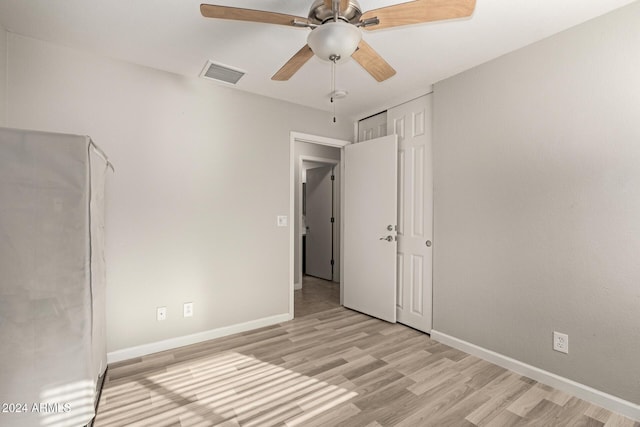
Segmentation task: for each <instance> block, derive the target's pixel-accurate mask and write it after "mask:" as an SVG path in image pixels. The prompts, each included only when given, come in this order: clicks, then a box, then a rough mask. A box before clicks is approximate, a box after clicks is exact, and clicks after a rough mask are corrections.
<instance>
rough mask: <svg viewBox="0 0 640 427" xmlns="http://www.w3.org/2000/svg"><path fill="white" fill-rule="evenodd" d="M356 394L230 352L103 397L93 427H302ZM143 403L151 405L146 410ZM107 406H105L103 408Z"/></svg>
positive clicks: (107, 391) (174, 368)
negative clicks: (176, 424) (168, 426)
mask: <svg viewBox="0 0 640 427" xmlns="http://www.w3.org/2000/svg"><path fill="white" fill-rule="evenodd" d="M355 396H357V393H355V392H353V391H350V390H347V389H345V388H343V387H340V386H336V385H332V384H328V383H327V382H324V381H320V380H317V379H314V378H311V377H308V376H305V375H302V374H300V373H297V372H295V371H293V370H290V369H286V368H283V367H280V366H277V365H274V364H271V363H267V362H263V361H261V360H258V359H256V358H254V357H251V356H247V355H244V354H240V353H236V352H227V353H223V354H216V355H213V356H210V357H206V358H204V359H202V360H201V361H199V362H193V361H192V362H189V363H188V364H187V365H181V364H178V365H175V366H171V367H167V369H166V370H163V371H162V372H156V373H153V374H148V375H144V376H142V377H141V378H139V379H137V381H136V383H135V384H134V385H131V383H128V384H123V385H121V386H119V385H114V386H111V387H110V388H108V389H105V390H104V392H103V399H105V401H106V402H110V401H111V400H118V401H119V400H122V402H121V403H120V404H118V405H115V407H114V409H107V410H105V411H100V414H99V416H98V418H97V420H96V421H97V422H96V426H118V425H124V424H123V423H125V422H126V423H127V424H126V425H141V426H142V425H162V423H163V421H167V420H168V419H174V420H175V419H176V418H178V419H179V420H180V423H181V425H185V426H186V425H189V426H191V425H193V426H197V425H225V426H232V425H242V426H266V425H276V424H280V425H281V424H286V425H288V426H299V425H303V423H305V422H306V421H308V420H309V419H310V418H312V417H314V416H316V415H319V414H321V413H323V412H325V411H328V410H330V409H332V408H334V407H335V406H337V405H339V404H341V403H343V402H346V401H348V400H349V399H352V398H353V397H355ZM149 401H151V403H152V404H151V405H150V406H149V404H148V403H149ZM109 406H111V405H109Z"/></svg>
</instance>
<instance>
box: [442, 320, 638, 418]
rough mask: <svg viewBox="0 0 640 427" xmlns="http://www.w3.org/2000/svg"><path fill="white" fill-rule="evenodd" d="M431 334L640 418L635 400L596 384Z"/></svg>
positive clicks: (590, 400) (530, 376)
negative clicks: (596, 386) (589, 383)
mask: <svg viewBox="0 0 640 427" xmlns="http://www.w3.org/2000/svg"><path fill="white" fill-rule="evenodd" d="M431 338H432V339H434V340H436V341H439V342H441V343H442V344H446V345H448V346H450V347H453V348H456V349H458V350H461V351H464V352H465V353H469V354H471V355H473V356H476V357H479V358H481V359H484V360H486V361H488V362H491V363H494V364H496V365H498V366H501V367H503V368H506V369H509V370H511V371H513V372H516V373H518V374H521V375H524V376H527V377H529V378H531V379H534V380H536V381H538V382H541V383H543V384H546V385H549V386H551V387H554V388H557V389H558V390H561V391H564V392H566V393H570V394H572V395H574V396H576V397H579V398H580V399H583V400H586V401H587V402H591V403H593V404H595V405H598V406H601V407H603V408H606V409H608V410H610V411H613V412H617V413H619V414H621V415H624V416H625V417H629V418H631V419H633V420H636V421H640V405H636V404H635V403H633V402H629V401H627V400H624V399H621V398H619V397H616V396H613V395H611V394H608V393H605V392H603V391H600V390H596V389H595V388H592V387H589V386H587V385H584V384H580V383H578V382H576V381H573V380H570V379H568V378H565V377H561V376H560V375H556V374H554V373H551V372H548V371H545V370H544V369H540V368H536V367H535V366H532V365H528V364H526V363H524V362H520V361H519V360H516V359H512V358H510V357H508V356H505V355H503V354H500V353H496V352H495V351H491V350H487V349H486V348H483V347H480V346H477V345H475V344H472V343H470V342H467V341H464V340H461V339H459V338H456V337H452V336H450V335H447V334H445V333H442V332H438V331H435V330H432V331H431Z"/></svg>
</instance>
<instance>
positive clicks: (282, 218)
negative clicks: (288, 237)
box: [276, 215, 289, 227]
mask: <svg viewBox="0 0 640 427" xmlns="http://www.w3.org/2000/svg"><path fill="white" fill-rule="evenodd" d="M276 221H277V223H278V227H286V226H287V225H289V218H287V216H286V215H278V217H277V218H276Z"/></svg>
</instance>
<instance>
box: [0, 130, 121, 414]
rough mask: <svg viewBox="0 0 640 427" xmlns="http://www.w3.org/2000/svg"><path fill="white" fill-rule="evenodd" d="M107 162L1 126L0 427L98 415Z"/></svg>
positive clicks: (94, 153)
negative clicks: (96, 404)
mask: <svg viewBox="0 0 640 427" xmlns="http://www.w3.org/2000/svg"><path fill="white" fill-rule="evenodd" d="M108 166H109V162H108V160H107V159H106V156H105V155H104V154H103V153H102V152H101V151H100V150H99V149H98V148H97V147H96V145H95V144H94V143H93V142H92V141H91V139H90V138H89V137H87V136H78V135H65V134H55V133H46V132H34V131H25V130H17V129H7V128H0V403H1V404H2V405H3V407H2V408H0V410H2V411H1V412H0V425H3V426H47V427H54V426H84V425H87V424H89V423H90V422H91V421H92V419H93V417H94V415H95V410H94V407H95V403H96V399H97V390H98V384H99V383H100V379H101V376H102V375H103V374H104V372H105V369H106V343H105V307H104V306H105V262H104V249H103V248H104V243H103V242H104V191H105V189H104V187H105V176H106V172H107V168H108Z"/></svg>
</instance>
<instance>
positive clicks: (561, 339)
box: [553, 331, 569, 353]
mask: <svg viewBox="0 0 640 427" xmlns="http://www.w3.org/2000/svg"><path fill="white" fill-rule="evenodd" d="M553 349H554V350H555V351H559V352H560V353H569V335H567V334H563V333H561V332H556V331H553Z"/></svg>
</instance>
